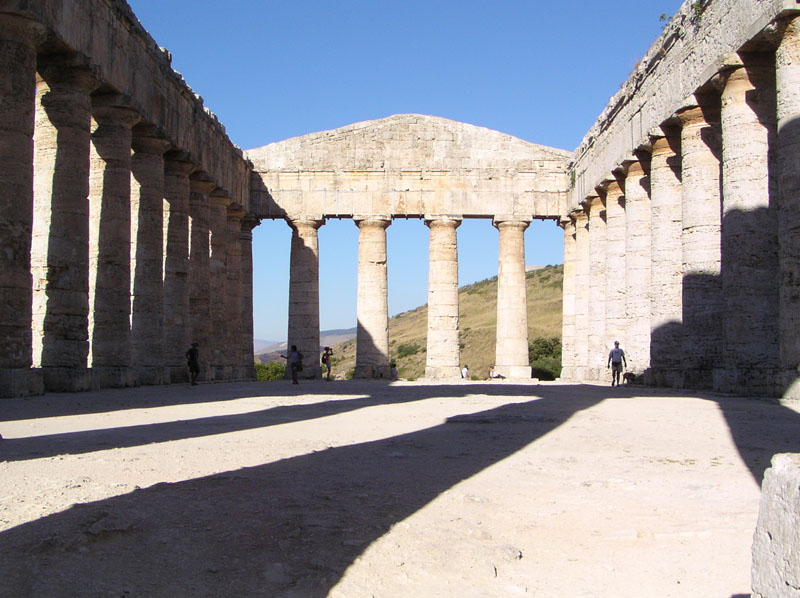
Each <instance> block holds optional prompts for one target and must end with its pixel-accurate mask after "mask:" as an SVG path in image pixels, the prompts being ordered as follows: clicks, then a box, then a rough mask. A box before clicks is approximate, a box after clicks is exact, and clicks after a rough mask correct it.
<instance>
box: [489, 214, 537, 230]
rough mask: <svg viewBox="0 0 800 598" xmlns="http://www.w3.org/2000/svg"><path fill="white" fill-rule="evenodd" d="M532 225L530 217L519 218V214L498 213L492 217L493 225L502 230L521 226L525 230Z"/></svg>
mask: <svg viewBox="0 0 800 598" xmlns="http://www.w3.org/2000/svg"><path fill="white" fill-rule="evenodd" d="M530 225H531V221H530V220H528V219H523V218H519V217H517V216H508V215H505V214H503V215H496V216H494V218H492V226H494V227H495V228H496V229H498V230H500V229H501V228H521V229H522V230H525V229H526V228H528V227H529V226H530Z"/></svg>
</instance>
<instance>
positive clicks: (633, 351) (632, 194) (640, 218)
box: [606, 160, 651, 375]
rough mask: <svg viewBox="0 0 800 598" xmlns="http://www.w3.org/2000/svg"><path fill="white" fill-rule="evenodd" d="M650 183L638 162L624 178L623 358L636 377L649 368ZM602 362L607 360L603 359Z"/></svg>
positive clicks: (628, 169) (629, 166) (627, 171)
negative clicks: (624, 324)
mask: <svg viewBox="0 0 800 598" xmlns="http://www.w3.org/2000/svg"><path fill="white" fill-rule="evenodd" d="M649 193H650V179H649V178H648V176H647V175H646V174H645V171H644V168H643V165H642V163H641V162H640V161H638V160H637V161H636V162H632V163H630V164H629V165H628V167H627V170H626V174H625V312H626V316H627V323H626V326H625V343H626V344H625V346H623V347H622V348H623V349H624V350H625V356H626V357H627V361H628V369H630V370H633V371H634V372H635V373H636V374H637V375H639V374H645V373H647V371H648V369H649V368H650V268H651V263H650V259H651V258H650V242H651V241H650V239H651V236H650V201H649V199H650V198H649ZM606 361H608V358H607V357H606Z"/></svg>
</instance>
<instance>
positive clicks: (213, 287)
mask: <svg viewBox="0 0 800 598" xmlns="http://www.w3.org/2000/svg"><path fill="white" fill-rule="evenodd" d="M230 201H231V200H230V197H229V196H228V193H227V192H226V191H222V190H221V189H217V190H215V191H212V192H211V194H210V195H209V196H208V203H209V219H208V226H209V232H210V234H211V241H210V255H209V262H208V270H209V289H210V291H209V297H208V299H207V301H208V309H209V318H208V321H209V323H210V325H211V333H210V334H209V335H208V337H207V341H206V342H207V343H208V350H207V354H208V361H209V364H210V369H211V370H212V371H213V372H214V379H215V380H226V379H229V378H230V375H231V370H230V366H231V362H230V359H229V358H228V353H229V348H228V346H227V345H228V343H227V339H228V324H229V321H230V315H229V314H227V313H226V311H225V307H226V305H225V302H226V298H227V294H228V290H227V286H228V272H227V261H228V257H227V255H228V204H229V203H230Z"/></svg>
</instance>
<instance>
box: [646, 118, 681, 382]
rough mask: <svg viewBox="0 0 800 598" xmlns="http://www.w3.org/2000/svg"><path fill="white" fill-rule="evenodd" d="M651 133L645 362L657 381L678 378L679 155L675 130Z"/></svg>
mask: <svg viewBox="0 0 800 598" xmlns="http://www.w3.org/2000/svg"><path fill="white" fill-rule="evenodd" d="M665 132H666V135H663V136H655V137H651V140H652V152H651V161H650V211H651V222H652V230H653V235H652V239H651V245H650V251H651V257H652V270H651V273H650V284H651V288H652V295H651V297H650V368H651V370H652V380H653V383H654V384H657V385H659V386H665V385H666V386H674V385H676V384H679V383H680V381H681V375H680V370H681V354H682V352H683V351H682V346H681V345H682V342H683V325H682V319H683V313H682V311H683V307H682V297H683V290H682V286H681V263H682V261H681V211H682V209H683V208H682V206H681V193H682V191H681V157H680V135H679V133H678V131H675V130H672V129H665Z"/></svg>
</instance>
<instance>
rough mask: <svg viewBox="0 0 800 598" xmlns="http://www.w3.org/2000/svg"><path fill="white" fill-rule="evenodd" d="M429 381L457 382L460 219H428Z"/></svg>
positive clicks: (458, 358)
mask: <svg viewBox="0 0 800 598" xmlns="http://www.w3.org/2000/svg"><path fill="white" fill-rule="evenodd" d="M425 224H426V225H427V226H428V228H429V229H430V246H429V269H428V348H427V353H426V359H425V377H426V378H458V377H459V375H460V373H459V372H460V370H459V368H460V348H459V337H458V239H457V231H456V229H457V228H458V226H459V225H460V224H461V219H456V218H447V217H429V218H426V219H425Z"/></svg>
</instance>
